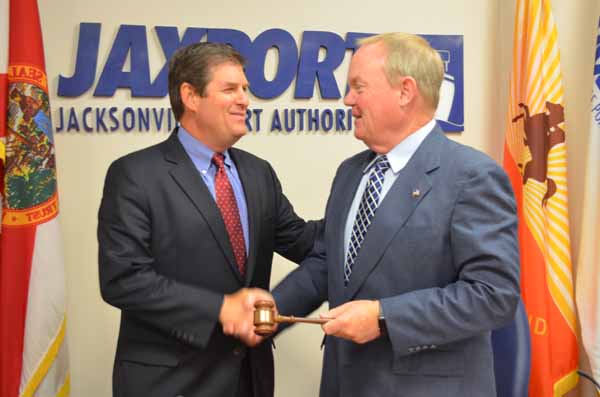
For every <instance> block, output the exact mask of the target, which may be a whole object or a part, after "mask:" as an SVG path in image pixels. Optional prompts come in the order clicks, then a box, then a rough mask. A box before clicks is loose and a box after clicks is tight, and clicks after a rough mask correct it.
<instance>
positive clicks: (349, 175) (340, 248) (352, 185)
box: [327, 151, 374, 306]
mask: <svg viewBox="0 0 600 397" xmlns="http://www.w3.org/2000/svg"><path fill="white" fill-rule="evenodd" d="M373 157H374V154H373V152H371V151H365V152H363V153H361V154H360V155H359V156H357V158H356V159H354V160H353V161H352V162H351V163H350V164H349V165H348V167H346V169H344V170H343V173H340V175H339V178H338V180H337V181H336V184H337V185H338V186H339V188H336V189H335V195H334V196H333V197H332V198H331V200H333V201H332V203H333V204H330V205H332V209H331V210H330V211H331V215H329V214H328V216H327V222H328V223H330V224H331V226H329V225H328V230H331V239H332V241H333V244H332V245H331V246H332V247H333V248H334V249H333V252H332V254H331V258H329V262H330V263H331V264H332V266H330V269H332V268H333V271H332V274H331V276H332V277H333V278H332V282H333V283H334V287H335V288H333V290H332V292H333V296H330V304H333V305H334V306H337V304H336V302H341V299H342V298H343V296H342V295H343V294H342V293H337V292H338V291H339V292H341V291H343V290H344V263H345V261H346V258H345V255H344V252H345V250H346V245H345V242H344V234H345V231H346V220H347V219H348V212H349V211H350V207H351V205H352V201H353V200H354V195H355V194H356V189H358V185H359V184H360V180H361V178H362V176H363V170H364V168H365V167H366V166H367V164H368V163H369V161H371V160H372V159H373Z"/></svg>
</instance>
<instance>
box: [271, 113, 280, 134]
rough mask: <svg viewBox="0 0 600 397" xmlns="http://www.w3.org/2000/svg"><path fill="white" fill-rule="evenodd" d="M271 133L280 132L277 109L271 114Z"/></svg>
mask: <svg viewBox="0 0 600 397" xmlns="http://www.w3.org/2000/svg"><path fill="white" fill-rule="evenodd" d="M271 131H281V120H280V119H279V111H278V110H277V109H275V111H274V112H273V121H272V122H271Z"/></svg>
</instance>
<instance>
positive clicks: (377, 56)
mask: <svg viewBox="0 0 600 397" xmlns="http://www.w3.org/2000/svg"><path fill="white" fill-rule="evenodd" d="M386 54H387V52H386V49H385V47H384V46H383V44H381V43H375V44H369V45H365V46H363V47H360V48H359V49H358V51H356V53H355V54H354V56H353V57H352V61H351V63H350V70H349V72H348V85H349V90H348V93H347V94H346V97H345V98H344V104H345V105H346V106H351V107H352V115H353V116H354V118H355V123H354V135H355V136H356V138H357V139H360V140H361V141H363V142H364V143H365V144H366V145H367V146H368V147H369V148H370V149H371V150H373V151H375V152H377V153H387V152H388V151H389V150H390V149H391V148H393V146H394V145H391V143H392V142H395V141H397V133H398V131H400V130H401V126H402V120H403V115H402V110H401V106H400V97H401V89H400V88H399V87H396V86H392V85H391V84H390V82H389V81H388V79H387V77H386V75H385V69H384V66H385V61H386ZM390 145H391V146H390Z"/></svg>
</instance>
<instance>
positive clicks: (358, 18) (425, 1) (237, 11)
mask: <svg viewBox="0 0 600 397" xmlns="http://www.w3.org/2000/svg"><path fill="white" fill-rule="evenodd" d="M553 3H554V8H555V17H556V20H557V24H558V31H559V38H560V45H561V47H560V48H561V53H562V60H563V63H562V65H563V73H564V76H565V79H564V83H565V92H566V108H567V110H566V112H567V113H566V116H567V132H568V134H569V135H568V143H569V166H570V170H569V171H570V173H569V177H570V181H569V182H570V183H569V186H570V193H571V196H570V208H571V220H572V236H573V248H574V249H575V250H574V258H576V256H577V251H576V249H577V247H578V244H577V237H578V236H579V227H578V226H579V221H580V219H581V217H582V216H583V215H582V214H581V212H580V210H579V208H580V207H581V197H582V186H581V181H582V174H583V173H582V171H583V165H584V155H583V152H582V150H583V148H585V144H586V142H585V138H583V137H584V135H585V134H584V132H585V131H586V130H587V128H588V113H587V112H588V108H589V107H588V104H589V96H590V93H591V71H592V62H593V44H594V40H595V34H594V32H595V27H596V22H597V21H596V16H595V15H598V14H597V12H598V11H600V10H598V5H597V4H595V3H596V2H595V1H594V0H576V1H572V0H571V1H569V0H554V1H553ZM39 6H40V14H41V18H42V27H43V34H44V41H45V48H46V67H47V73H48V77H49V85H50V94H51V95H50V96H51V104H52V107H53V108H54V109H58V108H59V107H61V106H63V107H71V106H74V107H77V108H79V109H82V108H83V107H85V106H92V107H94V106H101V107H106V106H122V107H124V106H150V107H168V99H167V98H164V99H154V100H138V99H131V98H130V95H129V92H128V91H125V90H120V91H118V92H117V94H116V95H115V96H114V97H113V98H104V99H98V98H93V97H92V96H91V94H90V93H86V94H84V95H83V96H81V97H78V98H72V99H69V98H61V97H57V96H56V90H57V82H58V75H59V74H62V75H64V76H71V75H72V74H73V69H74V63H75V60H74V56H75V50H76V46H77V34H78V26H79V23H81V22H100V23H102V35H101V42H100V54H101V55H100V59H99V69H101V67H102V66H103V65H104V62H105V61H106V57H107V55H108V52H109V49H110V46H111V45H112V41H113V39H114V37H115V35H116V32H117V29H118V27H119V25H121V24H139V25H146V26H147V27H153V26H155V25H163V26H164V25H166V26H178V27H179V28H180V33H181V31H182V30H183V29H184V28H185V27H188V26H196V27H217V28H232V29H239V30H241V31H244V32H246V33H247V34H248V35H249V36H250V37H251V38H254V37H256V35H258V34H259V33H260V32H262V31H264V30H266V29H269V28H274V27H279V28H283V29H285V30H287V31H288V32H290V33H291V34H292V35H294V36H295V37H296V38H297V42H299V41H300V37H301V33H302V32H303V31H305V30H325V31H331V32H336V33H338V34H341V35H342V36H343V35H344V34H345V33H346V32H349V31H355V32H384V31H407V32H413V33H424V34H463V35H464V43H465V48H464V53H465V77H466V81H465V126H466V127H465V132H464V133H463V134H461V135H453V136H452V138H453V139H456V140H458V141H461V142H463V143H466V144H469V145H472V146H474V147H476V148H478V149H480V150H482V151H484V152H486V153H488V154H490V155H491V156H492V157H493V158H495V159H496V160H498V161H500V160H501V157H502V144H503V134H504V130H503V128H504V127H503V126H504V118H505V109H506V107H507V105H506V97H507V94H506V92H507V87H508V80H507V79H508V70H509V68H508V66H509V64H510V63H509V59H508V58H509V57H510V54H511V53H512V48H511V45H512V44H511V43H512V26H513V15H514V14H513V8H514V4H513V1H512V0H454V1H445V2H441V1H436V0H420V1H417V2H415V1H412V0H394V1H372V2H364V1H357V0H348V1H345V2H343V3H342V2H323V1H318V0H304V1H301V2H291V1H289V2H288V1H253V2H247V1H240V0H223V1H219V2H216V3H215V4H207V3H206V2H198V1H188V0H171V1H168V2H167V1H158V0H129V1H123V0H120V1H117V0H104V1H95V2H94V1H73V0H53V1H40V2H39ZM148 39H149V48H150V50H149V51H150V56H151V74H152V75H155V74H156V72H157V71H158V68H160V67H161V66H162V63H163V59H162V53H161V51H160V46H159V43H158V40H157V38H156V37H155V36H154V34H153V31H152V30H150V29H149V30H148ZM347 58H348V57H347ZM347 67H348V59H346V60H345V62H344V64H343V65H342V67H340V69H339V70H338V72H337V75H336V76H337V79H338V81H343V80H344V78H345V73H346V71H347ZM98 75H99V71H98ZM291 98H292V94H291V92H289V91H288V92H286V93H284V94H283V95H282V96H281V97H280V98H278V99H277V100H274V101H270V102H271V103H267V102H264V101H259V100H255V101H254V102H253V103H254V104H260V106H262V107H264V108H265V113H267V111H266V110H267V109H269V108H270V107H273V106H277V107H280V108H283V107H294V106H297V107H300V106H302V107H321V106H329V107H338V106H340V107H341V106H342V104H341V101H340V102H339V103H337V104H333V103H330V102H327V103H319V102H318V100H317V99H314V100H311V101H310V102H308V103H306V102H304V103H301V104H295V105H294V102H293V101H292V99H291ZM315 98H316V97H315ZM54 122H55V123H56V116H55V120H54ZM166 135H167V134H165V133H152V132H151V133H125V132H118V133H114V134H98V133H94V134H89V135H88V134H85V133H79V134H73V133H68V134H57V135H56V150H57V164H58V177H59V194H60V200H61V223H62V230H63V237H64V248H65V260H66V272H67V294H68V307H67V312H68V343H69V349H70V360H71V368H72V395H73V396H84V395H85V396H89V397H105V396H109V395H110V394H111V370H112V361H113V357H114V350H115V342H116V338H117V332H118V319H119V313H118V311H117V310H115V309H113V308H111V307H109V306H108V305H107V304H105V303H104V302H103V301H102V300H101V298H100V293H99V288H98V274H97V242H96V236H95V229H96V216H97V210H98V205H99V201H100V196H101V190H102V185H103V178H104V175H105V172H106V169H107V167H108V165H109V164H110V162H112V161H113V160H114V159H116V158H117V157H119V156H121V155H123V154H125V153H128V152H131V151H133V150H136V149H138V148H142V147H146V146H149V145H151V144H153V143H156V142H158V141H161V140H163V139H165V138H166ZM238 146H239V147H241V148H244V149H247V150H250V151H252V152H254V153H255V154H257V155H259V156H262V157H264V158H266V159H267V160H269V161H270V162H271V163H272V164H273V166H274V167H275V169H276V170H277V173H278V175H279V178H280V179H281V180H282V183H283V187H284V191H285V193H286V195H287V196H288V198H289V199H290V200H291V201H292V203H293V204H294V206H295V208H296V210H297V212H298V213H299V214H301V215H302V216H304V217H305V218H320V217H321V216H322V215H323V209H324V205H325V201H326V199H327V195H328V192H329V185H330V182H331V179H332V177H333V175H334V172H335V169H336V167H337V165H338V164H339V163H340V162H341V160H343V159H344V158H346V157H348V156H349V155H351V154H353V153H355V152H357V151H359V150H362V148H363V146H362V144H361V143H360V142H358V141H356V140H355V139H354V138H353V136H352V134H351V133H348V134H306V133H292V134H274V133H267V132H261V133H259V134H252V135H249V136H247V137H245V138H244V139H243V140H242V141H241V142H240V143H239V145H238ZM292 268H293V266H292V265H291V264H290V263H288V262H286V261H285V260H283V259H281V258H276V264H275V266H274V269H275V270H274V274H273V281H274V282H276V281H277V280H279V279H280V278H281V277H283V276H284V275H285V274H286V273H287V272H288V271H289V270H290V269H292ZM321 337H322V333H321V330H320V328H319V327H315V326H310V325H304V326H298V327H295V329H293V330H291V331H289V332H287V333H286V334H284V335H283V336H282V337H280V338H278V340H277V349H276V351H275V354H276V395H277V396H280V397H281V396H286V397H287V396H291V397H294V396H311V395H317V392H318V384H319V377H320V363H321V351H320V349H319V345H320V342H321ZM586 395H589V396H591V395H592V394H586Z"/></svg>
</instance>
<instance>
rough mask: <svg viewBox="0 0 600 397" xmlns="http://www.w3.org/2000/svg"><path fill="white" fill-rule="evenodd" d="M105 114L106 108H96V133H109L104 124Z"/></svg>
mask: <svg viewBox="0 0 600 397" xmlns="http://www.w3.org/2000/svg"><path fill="white" fill-rule="evenodd" d="M104 113H106V109H105V108H96V131H100V130H101V129H102V131H104V132H108V130H107V129H106V124H104Z"/></svg>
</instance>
